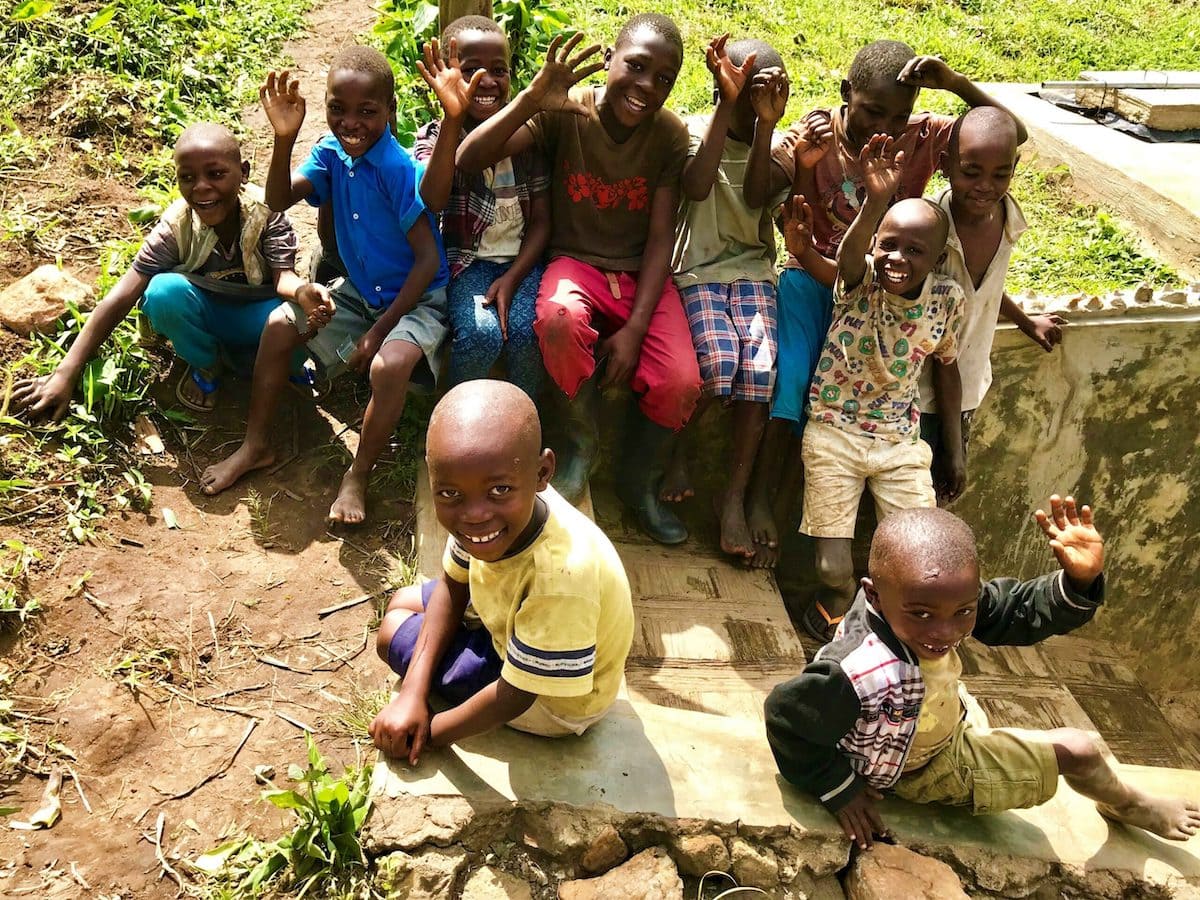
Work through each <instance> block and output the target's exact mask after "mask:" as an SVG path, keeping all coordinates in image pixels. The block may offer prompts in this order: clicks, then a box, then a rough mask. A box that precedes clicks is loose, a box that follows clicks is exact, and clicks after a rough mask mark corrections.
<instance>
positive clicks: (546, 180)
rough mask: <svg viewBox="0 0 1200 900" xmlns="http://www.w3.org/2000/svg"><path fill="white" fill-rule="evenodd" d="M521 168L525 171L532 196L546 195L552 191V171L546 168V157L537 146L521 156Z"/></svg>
mask: <svg viewBox="0 0 1200 900" xmlns="http://www.w3.org/2000/svg"><path fill="white" fill-rule="evenodd" d="M521 167H522V169H524V171H525V180H526V183H527V184H528V190H529V193H530V195H533V194H544V193H546V192H547V191H548V190H550V171H549V168H548V167H547V166H546V156H545V154H543V153H542V151H541V150H539V149H538V148H537V147H536V146H534V147H530V148H529V149H528V150H526V151H525V152H524V153H522V154H521Z"/></svg>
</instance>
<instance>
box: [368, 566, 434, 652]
mask: <svg viewBox="0 0 1200 900" xmlns="http://www.w3.org/2000/svg"><path fill="white" fill-rule="evenodd" d="M423 608H424V607H423V605H422V603H421V586H420V585H418V584H413V585H409V586H408V587H403V588H400V589H399V590H398V591H396V593H394V594H393V595H392V599H391V600H389V601H388V605H387V609H386V610H385V611H384V614H383V619H382V620H381V621H380V623H379V633H378V634H376V635H375V652H376V653H377V654H378V655H379V658H380V659H382V660H383V661H384V662H388V661H389V660H388V654H389V651H390V649H391V646H392V637H393V636H395V634H396V629H397V628H399V627H400V626H401V625H402V624H403V623H404V622H405V621H406V620H407V619H408V617H409V616H411V615H413V614H414V613H418V612H421V611H422V609H423Z"/></svg>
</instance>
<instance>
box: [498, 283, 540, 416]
mask: <svg viewBox="0 0 1200 900" xmlns="http://www.w3.org/2000/svg"><path fill="white" fill-rule="evenodd" d="M541 283H542V267H541V266H534V267H533V268H532V269H531V270H530V271H529V274H528V275H526V276H525V278H524V279H523V280H522V281H521V284H520V285H519V286H518V287H517V292H516V293H515V294H514V295H513V298H512V305H511V306H510V307H509V309H508V339H507V340H506V341H505V342H504V359H505V362H506V365H507V367H508V378H509V380H510V381H511V382H512V383H513V384H515V385H516V386H517V387H519V388H520V389H521V390H523V391H524V392H525V393H526V394H528V395H529V396H530V397H531V398H532V399H533V400H534V401H535V402H536V401H537V399H538V395H539V394H540V393H541V391H542V382H543V381H544V380H545V374H546V369H545V367H544V366H543V365H542V348H541V347H540V346H539V345H538V338H537V335H536V334H535V333H534V330H533V323H534V320H535V318H536V316H537V296H538V288H539V287H540V286H541Z"/></svg>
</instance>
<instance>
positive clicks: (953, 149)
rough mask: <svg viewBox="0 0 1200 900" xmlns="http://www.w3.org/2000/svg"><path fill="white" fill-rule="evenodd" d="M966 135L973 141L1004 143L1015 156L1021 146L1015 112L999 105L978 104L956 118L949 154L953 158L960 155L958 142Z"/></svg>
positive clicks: (951, 130)
mask: <svg viewBox="0 0 1200 900" xmlns="http://www.w3.org/2000/svg"><path fill="white" fill-rule="evenodd" d="M964 135H965V136H966V137H967V139H968V140H970V141H971V142H972V143H980V142H983V141H988V142H996V143H998V144H999V143H1002V144H1003V145H1004V146H1005V147H1009V148H1011V150H1012V153H1011V155H1012V156H1013V157H1014V158H1015V157H1016V155H1017V149H1018V148H1019V147H1020V146H1021V135H1020V132H1019V131H1018V130H1017V120H1016V119H1015V118H1014V117H1013V114H1012V113H1010V112H1009V111H1008V110H1006V109H1000V107H998V106H976V107H974V108H973V109H968V110H967V111H966V112H965V113H963V114H962V115H961V116H959V117H958V118H957V119H955V120H954V126H953V127H952V128H951V129H950V147H949V154H950V156H951V158H954V157H957V156H958V142H959V140H960V138H961V137H962V136H964Z"/></svg>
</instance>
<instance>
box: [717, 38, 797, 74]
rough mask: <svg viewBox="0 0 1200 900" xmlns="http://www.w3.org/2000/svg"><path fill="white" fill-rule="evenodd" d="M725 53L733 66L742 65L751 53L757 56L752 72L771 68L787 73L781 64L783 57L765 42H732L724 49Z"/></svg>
mask: <svg viewBox="0 0 1200 900" xmlns="http://www.w3.org/2000/svg"><path fill="white" fill-rule="evenodd" d="M725 53H726V55H728V57H729V61H730V62H731V63H733V64H734V65H735V66H740V65H741V64H742V63H744V62H745V61H746V57H747V56H749V55H750V54H751V53H754V54H757V55H756V56H755V59H754V72H761V71H762V70H763V69H771V68H776V69H782V70H783V71H785V72H786V71H787V66H785V65H784V64H783V57H782V56H780V55H779V51H778V50H776V49H775V48H774V47H772V46H771V45H770V44H768V43H767V42H766V41H760V40H758V39H757V38H746V39H745V40H741V41H734V42H733V43H732V44H729V45H727V46H726V47H725ZM751 74H753V73H751Z"/></svg>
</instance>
